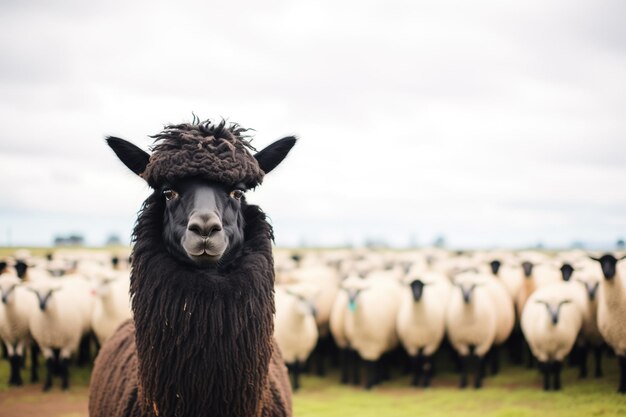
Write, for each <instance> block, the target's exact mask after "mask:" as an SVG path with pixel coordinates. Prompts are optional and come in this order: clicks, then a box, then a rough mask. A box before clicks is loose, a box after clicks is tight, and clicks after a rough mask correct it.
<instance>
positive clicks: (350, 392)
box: [0, 358, 626, 417]
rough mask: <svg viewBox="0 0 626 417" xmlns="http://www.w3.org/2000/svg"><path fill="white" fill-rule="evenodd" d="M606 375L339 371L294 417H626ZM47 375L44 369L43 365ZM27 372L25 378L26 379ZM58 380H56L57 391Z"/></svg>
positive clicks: (513, 370)
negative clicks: (358, 382)
mask: <svg viewBox="0 0 626 417" xmlns="http://www.w3.org/2000/svg"><path fill="white" fill-rule="evenodd" d="M604 365H605V366H604V368H605V371H606V373H607V375H606V376H605V377H604V378H601V379H595V378H589V379H586V380H580V379H578V378H577V370H576V369H573V368H567V369H565V371H564V372H563V390H562V391H560V392H544V391H542V390H541V389H540V385H541V378H540V375H539V373H538V371H537V370H527V369H522V368H519V367H513V366H507V367H505V368H504V369H503V372H502V373H501V374H500V375H498V376H496V377H489V378H487V379H486V380H485V387H484V388H483V389H481V390H475V389H473V388H467V389H465V390H459V389H458V388H457V387H456V386H457V383H458V377H457V375H455V374H454V373H452V372H448V371H445V372H442V373H440V374H438V375H436V377H435V378H434V379H433V387H431V388H428V389H423V388H413V387H410V386H409V377H408V376H400V375H398V374H397V373H396V374H395V375H394V378H393V379H392V381H391V382H387V383H384V384H382V385H380V386H378V387H376V388H374V389H372V390H371V391H365V390H364V389H363V388H360V387H351V386H342V385H340V384H339V383H338V380H339V376H338V374H337V373H336V372H334V373H331V374H330V375H329V376H327V377H325V378H319V377H313V376H304V377H303V379H302V389H301V390H300V391H298V392H297V393H295V394H294V397H293V403H294V415H295V416H296V417H350V416H359V417H369V416H372V417H380V416H394V417H396V416H397V417H404V416H407V417H408V416H411V417H413V416H445V417H455V416H459V417H461V416H462V417H475V416H476V417H492V416H500V417H526V416H528V417H531V416H532V417H534V416H538V415H540V416H543V415H545V416H550V417H560V416H568V417H569V416H573V417H576V416H585V417H588V416H607V417H608V416H620V415H621V416H625V415H626V396H624V395H619V394H617V393H616V389H617V369H616V368H617V364H616V360H615V358H606V359H605V363H604ZM8 372H9V366H8V362H7V361H4V360H3V361H1V362H0V393H2V392H5V393H6V392H7V390H9V392H10V388H9V387H7V385H6V383H7V380H8ZM40 372H41V376H44V372H45V370H44V366H40ZM70 372H71V389H70V392H69V393H68V395H67V396H64V397H63V398H64V401H78V400H81V399H84V398H86V396H87V395H88V391H87V390H86V389H85V388H86V387H87V385H88V382H89V373H90V369H89V368H83V369H81V368H77V367H72V368H71V370H70ZM27 374H28V373H27V372H26V371H24V372H23V376H24V377H26V376H27ZM59 383H60V381H59V380H58V379H55V386H54V388H53V390H54V391H58V389H59V388H58V387H59ZM45 395H46V394H44V393H42V394H40V395H24V396H19V397H15V398H10V399H7V400H5V401H6V402H5V404H9V403H10V402H12V401H20V402H39V401H40V400H41V398H43V396H45Z"/></svg>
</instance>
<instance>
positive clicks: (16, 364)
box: [9, 354, 22, 386]
mask: <svg viewBox="0 0 626 417" xmlns="http://www.w3.org/2000/svg"><path fill="white" fill-rule="evenodd" d="M9 362H10V363H11V376H10V378H9V385H15V386H20V385H22V375H21V374H20V368H21V367H22V357H21V356H20V355H17V354H15V355H12V356H10V357H9Z"/></svg>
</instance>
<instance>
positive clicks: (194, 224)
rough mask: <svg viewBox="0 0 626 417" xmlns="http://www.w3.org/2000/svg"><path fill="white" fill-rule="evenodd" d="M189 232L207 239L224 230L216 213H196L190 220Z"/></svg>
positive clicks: (188, 224)
mask: <svg viewBox="0 0 626 417" xmlns="http://www.w3.org/2000/svg"><path fill="white" fill-rule="evenodd" d="M187 230H189V231H190V232H192V233H195V234H197V235H199V236H201V237H203V238H207V237H211V236H213V235H214V234H215V233H217V232H219V231H221V230H222V222H221V221H220V219H219V217H217V215H215V214H214V213H196V214H194V215H193V216H191V218H190V219H189V223H187Z"/></svg>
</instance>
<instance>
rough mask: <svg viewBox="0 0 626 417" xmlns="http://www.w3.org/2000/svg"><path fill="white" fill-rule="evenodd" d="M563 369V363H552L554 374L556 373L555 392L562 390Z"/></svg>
mask: <svg viewBox="0 0 626 417" xmlns="http://www.w3.org/2000/svg"><path fill="white" fill-rule="evenodd" d="M561 369H563V362H561V361H555V362H553V363H552V372H553V373H554V390H555V391H560V390H561Z"/></svg>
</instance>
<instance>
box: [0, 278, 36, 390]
mask: <svg viewBox="0 0 626 417" xmlns="http://www.w3.org/2000/svg"><path fill="white" fill-rule="evenodd" d="M0 296H1V297H2V304H0V339H1V340H2V342H3V343H4V345H5V347H6V349H7V354H8V357H9V362H10V364H11V374H10V377H9V385H22V377H21V375H20V367H21V364H22V359H23V357H24V355H25V353H26V351H27V349H28V348H29V347H31V348H32V349H33V350H32V351H31V353H32V356H31V360H32V361H31V382H36V381H37V380H38V374H37V352H36V348H35V347H34V346H31V337H30V331H29V327H28V320H29V316H30V314H31V311H33V309H34V308H35V307H36V304H35V302H34V300H33V299H32V297H31V296H30V294H28V293H27V292H26V291H25V288H24V287H23V285H22V280H21V279H20V278H18V277H17V276H16V275H15V276H14V275H12V274H3V275H2V276H1V277H0Z"/></svg>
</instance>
